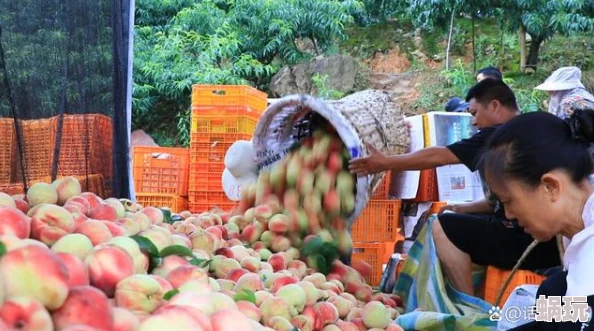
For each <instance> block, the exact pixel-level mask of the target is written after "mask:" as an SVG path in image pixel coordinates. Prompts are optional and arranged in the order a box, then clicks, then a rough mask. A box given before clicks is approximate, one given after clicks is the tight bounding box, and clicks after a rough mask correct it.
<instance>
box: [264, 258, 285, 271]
mask: <svg viewBox="0 0 594 331" xmlns="http://www.w3.org/2000/svg"><path fill="white" fill-rule="evenodd" d="M268 263H269V264H270V265H271V266H272V269H273V270H274V272H277V271H279V270H284V269H286V268H287V259H286V258H285V256H284V255H281V254H273V255H271V256H270V257H269V258H268Z"/></svg>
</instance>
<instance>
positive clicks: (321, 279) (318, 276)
mask: <svg viewBox="0 0 594 331" xmlns="http://www.w3.org/2000/svg"><path fill="white" fill-rule="evenodd" d="M303 280H304V281H309V282H311V283H312V284H314V286H315V287H317V288H321V287H322V284H324V283H325V282H326V276H324V274H322V273H319V272H316V273H313V274H311V275H308V276H305V277H303Z"/></svg>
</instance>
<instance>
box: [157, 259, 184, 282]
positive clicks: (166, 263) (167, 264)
mask: <svg viewBox="0 0 594 331" xmlns="http://www.w3.org/2000/svg"><path fill="white" fill-rule="evenodd" d="M189 264H190V263H189V262H188V260H186V259H185V258H183V257H181V256H177V255H169V256H166V257H164V258H163V260H161V264H160V265H159V266H158V267H156V268H155V269H153V274H154V275H158V276H161V277H164V278H167V275H169V273H170V272H171V271H172V270H173V269H175V268H177V267H179V266H182V265H189Z"/></svg>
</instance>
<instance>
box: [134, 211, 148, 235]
mask: <svg viewBox="0 0 594 331" xmlns="http://www.w3.org/2000/svg"><path fill="white" fill-rule="evenodd" d="M130 218H132V220H134V222H136V223H137V224H138V226H139V228H140V231H144V230H147V229H148V228H149V227H150V226H151V220H150V219H149V218H148V216H146V215H145V214H144V213H142V212H136V213H134V214H132V215H131V217H130Z"/></svg>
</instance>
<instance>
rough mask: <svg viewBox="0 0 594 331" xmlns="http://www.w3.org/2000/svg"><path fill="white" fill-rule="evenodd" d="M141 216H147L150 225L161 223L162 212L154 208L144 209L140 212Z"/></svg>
mask: <svg viewBox="0 0 594 331" xmlns="http://www.w3.org/2000/svg"><path fill="white" fill-rule="evenodd" d="M141 212H142V213H143V214H145V215H146V216H148V218H149V220H150V221H151V224H157V223H163V212H162V211H161V210H160V209H158V208H155V207H146V208H144V209H142V210H141Z"/></svg>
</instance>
